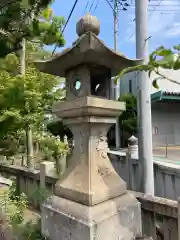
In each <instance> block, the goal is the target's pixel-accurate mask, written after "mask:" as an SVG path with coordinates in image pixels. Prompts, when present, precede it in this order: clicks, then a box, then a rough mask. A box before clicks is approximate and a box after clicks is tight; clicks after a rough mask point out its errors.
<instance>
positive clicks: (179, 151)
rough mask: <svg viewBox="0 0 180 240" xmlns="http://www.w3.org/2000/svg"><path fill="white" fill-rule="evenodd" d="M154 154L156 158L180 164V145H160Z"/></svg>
mask: <svg viewBox="0 0 180 240" xmlns="http://www.w3.org/2000/svg"><path fill="white" fill-rule="evenodd" d="M153 154H154V159H155V160H158V161H163V162H173V163H175V164H180V146H168V147H167V148H166V147H158V148H155V149H153Z"/></svg>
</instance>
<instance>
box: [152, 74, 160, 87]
mask: <svg viewBox="0 0 180 240" xmlns="http://www.w3.org/2000/svg"><path fill="white" fill-rule="evenodd" d="M160 79H162V77H157V78H155V79H154V80H153V82H152V85H153V87H154V88H156V89H159V85H158V82H157V81H158V80H160Z"/></svg>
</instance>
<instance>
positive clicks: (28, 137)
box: [20, 39, 33, 168]
mask: <svg viewBox="0 0 180 240" xmlns="http://www.w3.org/2000/svg"><path fill="white" fill-rule="evenodd" d="M25 71H26V41H25V39H23V40H22V48H21V50H20V74H21V75H25ZM26 149H27V166H28V168H32V167H33V141H32V130H31V127H30V126H28V127H27V128H26Z"/></svg>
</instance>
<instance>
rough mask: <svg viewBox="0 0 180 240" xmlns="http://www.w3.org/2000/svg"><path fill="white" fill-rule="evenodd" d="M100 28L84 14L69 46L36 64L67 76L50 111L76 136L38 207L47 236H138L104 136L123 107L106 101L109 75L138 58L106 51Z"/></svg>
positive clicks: (134, 211)
mask: <svg viewBox="0 0 180 240" xmlns="http://www.w3.org/2000/svg"><path fill="white" fill-rule="evenodd" d="M99 32H100V24H99V21H98V20H97V18H96V17H93V16H90V15H89V14H87V15H86V16H85V17H83V18H82V19H80V21H79V22H78V23H77V34H78V36H79V37H78V39H77V40H76V41H75V43H73V46H72V47H71V48H69V49H67V50H65V51H63V52H62V53H60V54H57V55H56V56H55V57H54V58H53V59H51V60H48V61H41V62H36V65H37V67H38V68H39V69H40V70H41V71H42V72H46V73H50V74H54V75H57V76H60V77H64V78H66V88H67V89H66V90H67V100H66V101H65V102H63V103H57V104H55V105H54V107H53V112H54V113H55V114H56V115H57V116H58V117H60V118H62V119H63V121H64V124H66V125H67V126H68V127H69V128H70V129H71V131H72V133H73V136H74V140H75V146H74V149H73V152H72V156H71V159H70V160H69V162H70V166H69V167H68V169H67V171H66V172H65V174H64V176H63V177H62V179H60V180H59V181H58V182H57V184H56V187H55V195H54V196H52V197H51V198H49V199H48V200H47V201H46V202H45V203H44V204H43V206H42V232H43V234H44V235H45V236H46V237H49V238H50V239H51V240H59V239H69V240H70V239H72V240H93V239H97V240H110V239H113V240H118V239H119V240H123V239H126V240H131V239H134V238H135V236H136V235H137V234H141V209H140V204H139V202H138V201H137V200H136V198H135V197H133V196H132V195H131V194H129V193H128V192H127V189H126V183H125V182H124V181H123V180H122V179H121V178H120V177H119V175H118V174H117V173H116V172H115V170H114V168H113V167H112V164H111V162H110V160H109V157H108V155H107V151H108V145H107V137H106V135H107V132H108V130H109V128H110V126H111V125H112V124H115V122H116V117H117V116H118V115H120V114H121V113H122V111H124V110H125V104H124V103H122V102H118V101H112V100H110V95H111V92H110V91H111V87H110V86H111V78H112V77H114V76H116V75H117V74H118V73H119V72H120V70H122V69H124V68H126V67H129V66H134V65H136V64H137V60H131V59H128V58H126V57H124V56H123V55H121V54H119V53H117V52H115V51H113V50H111V49H109V48H108V47H107V46H106V45H105V44H104V43H103V42H102V41H101V40H100V39H99V38H98V37H97V35H98V34H99Z"/></svg>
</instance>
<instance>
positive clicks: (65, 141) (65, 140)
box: [64, 135, 68, 145]
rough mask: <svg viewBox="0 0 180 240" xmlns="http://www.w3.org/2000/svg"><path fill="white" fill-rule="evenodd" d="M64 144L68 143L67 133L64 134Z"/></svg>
mask: <svg viewBox="0 0 180 240" xmlns="http://www.w3.org/2000/svg"><path fill="white" fill-rule="evenodd" d="M64 144H67V145H68V138H67V136H66V135H65V136H64Z"/></svg>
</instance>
